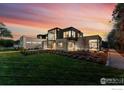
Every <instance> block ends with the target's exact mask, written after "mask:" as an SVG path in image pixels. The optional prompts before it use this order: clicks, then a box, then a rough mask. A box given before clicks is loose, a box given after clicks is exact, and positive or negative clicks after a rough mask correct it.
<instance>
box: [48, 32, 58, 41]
mask: <svg viewBox="0 0 124 93" xmlns="http://www.w3.org/2000/svg"><path fill="white" fill-rule="evenodd" d="M48 40H56V31H55V30H53V31H49V32H48Z"/></svg>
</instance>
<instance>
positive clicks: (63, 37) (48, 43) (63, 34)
mask: <svg viewBox="0 0 124 93" xmlns="http://www.w3.org/2000/svg"><path fill="white" fill-rule="evenodd" d="M35 40H36V41H37V40H38V41H41V42H42V43H41V48H42V49H43V50H45V49H49V50H63V51H80V50H95V51H99V50H100V49H101V42H102V39H101V37H100V36H99V35H93V36H85V37H84V36H83V33H82V32H81V31H80V30H78V29H76V28H74V27H68V28H65V29H61V28H58V27H56V28H53V29H50V30H48V34H45V35H41V34H39V35H37V39H35ZM22 41H23V42H22V44H25V43H24V39H23V40H22ZM28 41H30V42H31V41H34V39H28V40H25V42H28ZM33 47H34V46H33ZM23 48H26V49H28V48H29V45H28V44H26V46H25V47H23ZM39 48H40V47H39Z"/></svg>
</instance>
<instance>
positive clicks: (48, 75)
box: [0, 53, 124, 85]
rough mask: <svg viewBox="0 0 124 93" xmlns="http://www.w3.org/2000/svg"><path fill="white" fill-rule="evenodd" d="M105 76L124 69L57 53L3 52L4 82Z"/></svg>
mask: <svg viewBox="0 0 124 93" xmlns="http://www.w3.org/2000/svg"><path fill="white" fill-rule="evenodd" d="M102 77H124V70H117V69H113V68H109V67H105V66H103V65H99V64H96V63H92V62H87V61H84V60H82V61H79V60H74V59H71V58H68V57H63V56H58V55H53V54H45V53H44V54H39V55H38V54H35V55H29V56H24V55H22V54H20V53H8V54H0V84H14V85H16V84H38V85H39V84H57V85H58V84H78V85H79V84H82V85H84V84H100V83H99V80H100V78H102Z"/></svg>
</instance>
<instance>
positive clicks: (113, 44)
mask: <svg viewBox="0 0 124 93" xmlns="http://www.w3.org/2000/svg"><path fill="white" fill-rule="evenodd" d="M112 16H113V18H112V21H113V22H114V26H113V29H112V31H111V32H110V33H109V34H108V42H109V46H110V48H115V49H119V50H124V4H123V3H119V4H117V5H116V7H115V9H114V11H113V14H112Z"/></svg>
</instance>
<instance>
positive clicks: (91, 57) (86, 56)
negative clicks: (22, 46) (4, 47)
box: [21, 50, 107, 64]
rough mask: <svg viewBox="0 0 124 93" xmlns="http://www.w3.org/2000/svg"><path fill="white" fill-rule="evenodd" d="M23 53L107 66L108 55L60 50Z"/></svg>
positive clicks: (27, 51)
mask: <svg viewBox="0 0 124 93" xmlns="http://www.w3.org/2000/svg"><path fill="white" fill-rule="evenodd" d="M21 53H22V54H24V55H32V54H40V53H49V54H55V55H61V56H66V57H71V58H73V59H78V60H87V61H91V62H96V63H99V64H106V59H107V53H104V52H90V51H73V52H65V51H58V50H23V51H21Z"/></svg>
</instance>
